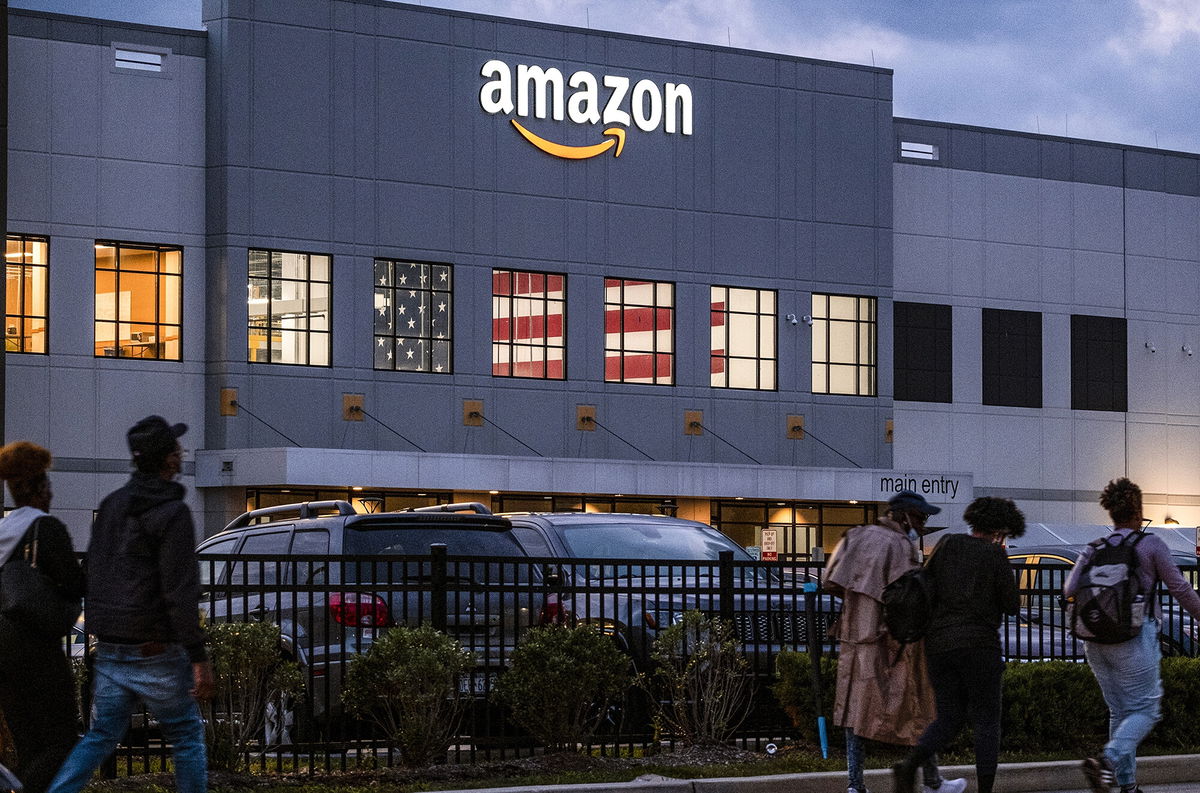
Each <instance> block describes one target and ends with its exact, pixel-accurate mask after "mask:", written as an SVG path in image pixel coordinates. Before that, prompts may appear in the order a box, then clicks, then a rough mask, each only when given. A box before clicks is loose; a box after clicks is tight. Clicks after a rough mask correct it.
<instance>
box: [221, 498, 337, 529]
mask: <svg viewBox="0 0 1200 793" xmlns="http://www.w3.org/2000/svg"><path fill="white" fill-rule="evenodd" d="M334 509H336V510H337V514H338V515H357V514H358V513H357V512H355V511H354V507H353V506H351V504H350V502H349V501H304V502H301V503H298V504H279V505H277V506H274V507H263V508H262V509H252V510H250V511H249V512H243V513H242V514H241V515H238V516H237V517H236V518H234V519H233V521H232V522H230V523H229V525H227V526H226V527H225V528H224V529H222V531H228V530H230V529H241V528H244V527H246V526H249V525H250V524H252V523H254V522H255V521H256V520H258V519H259V518H268V519H269V520H268V521H267V522H270V520H274V519H275V516H277V515H279V516H282V515H287V516H288V517H296V518H312V517H316V515H317V513H318V512H321V511H326V510H334Z"/></svg>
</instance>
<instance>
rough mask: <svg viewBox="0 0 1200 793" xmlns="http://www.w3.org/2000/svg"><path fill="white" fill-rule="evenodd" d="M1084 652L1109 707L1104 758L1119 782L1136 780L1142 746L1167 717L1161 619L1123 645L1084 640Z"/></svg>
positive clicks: (1126, 782)
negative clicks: (1161, 670)
mask: <svg viewBox="0 0 1200 793" xmlns="http://www.w3.org/2000/svg"><path fill="white" fill-rule="evenodd" d="M1084 652H1085V653H1086V655H1087V660H1088V664H1089V665H1090V666H1091V667H1092V673H1093V674H1095V675H1096V682H1097V683H1099V684H1100V691H1101V693H1102V694H1104V703H1105V704H1106V705H1108V743H1107V744H1105V746H1104V756H1105V757H1106V758H1108V762H1109V763H1110V764H1111V765H1112V767H1113V770H1114V771H1115V772H1116V777H1117V784H1119V785H1122V786H1128V785H1132V784H1134V783H1135V782H1136V781H1137V748H1138V744H1140V743H1141V742H1142V739H1143V738H1145V737H1146V736H1147V735H1148V734H1149V733H1150V730H1151V729H1153V727H1154V725H1155V724H1157V723H1158V721H1159V719H1160V718H1161V717H1162V693H1163V690H1162V680H1161V678H1160V676H1159V662H1160V661H1161V659H1162V651H1161V650H1160V649H1159V646H1158V621H1157V620H1153V619H1148V620H1146V622H1145V624H1143V625H1142V633H1141V635H1140V636H1137V637H1135V638H1133V639H1130V640H1129V641H1127V642H1121V643H1120V644H1097V643H1095V642H1085V643H1084Z"/></svg>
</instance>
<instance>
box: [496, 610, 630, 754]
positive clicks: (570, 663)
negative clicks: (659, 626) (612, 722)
mask: <svg viewBox="0 0 1200 793" xmlns="http://www.w3.org/2000/svg"><path fill="white" fill-rule="evenodd" d="M630 682H632V673H631V671H630V662H629V657H628V656H626V655H625V654H624V653H622V652H621V651H620V650H619V649H617V646H616V644H614V643H613V641H612V639H611V638H609V637H608V636H605V635H604V634H602V633H598V632H597V631H596V629H595V628H594V627H591V626H589V625H579V626H577V627H574V628H569V627H561V626H550V627H545V628H533V629H531V630H529V631H528V632H527V633H526V634H525V640H524V641H523V642H522V643H521V645H520V646H519V647H517V648H516V649H515V650H514V651H513V653H512V656H511V659H510V663H509V668H508V669H507V670H506V671H505V672H504V673H503V674H501V675H500V676H499V677H498V678H497V679H496V688H495V692H494V694H493V697H494V699H495V700H496V701H498V702H500V703H502V704H504V705H507V706H508V708H509V709H510V710H511V711H512V717H513V721H515V722H516V723H517V724H519V725H521V726H522V727H524V728H525V729H527V730H528V731H529V732H530V733H531V734H532V735H533V736H534V738H536V739H537V740H538V742H539V743H541V744H542V745H543V746H544V747H545V748H546V750H547V751H556V750H573V749H575V748H576V747H577V746H578V745H579V744H584V743H586V742H587V741H588V740H589V739H590V738H591V736H592V735H593V734H594V733H595V731H596V728H597V727H598V726H599V725H600V722H601V721H602V720H603V718H604V716H605V715H606V714H607V712H608V708H609V706H610V704H612V703H613V702H614V701H615V700H616V699H617V698H619V697H620V695H621V694H622V693H623V692H624V691H625V689H626V688H628V686H629V684H630Z"/></svg>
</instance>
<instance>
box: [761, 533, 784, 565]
mask: <svg viewBox="0 0 1200 793" xmlns="http://www.w3.org/2000/svg"><path fill="white" fill-rule="evenodd" d="M778 537H779V530H778V529H763V530H762V542H761V543H760V545H762V560H763V561H764V562H777V561H779V546H778V545H777V544H776V543H777V542H778Z"/></svg>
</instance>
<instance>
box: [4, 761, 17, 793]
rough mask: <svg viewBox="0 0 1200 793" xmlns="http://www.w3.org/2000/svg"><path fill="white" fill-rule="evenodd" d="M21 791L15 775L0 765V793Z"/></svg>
mask: <svg viewBox="0 0 1200 793" xmlns="http://www.w3.org/2000/svg"><path fill="white" fill-rule="evenodd" d="M21 790H22V788H21V780H19V779H17V775H16V774H14V773H13V772H12V771H9V770H8V769H7V768H5V767H4V766H3V765H0V791H11V793H21Z"/></svg>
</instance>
